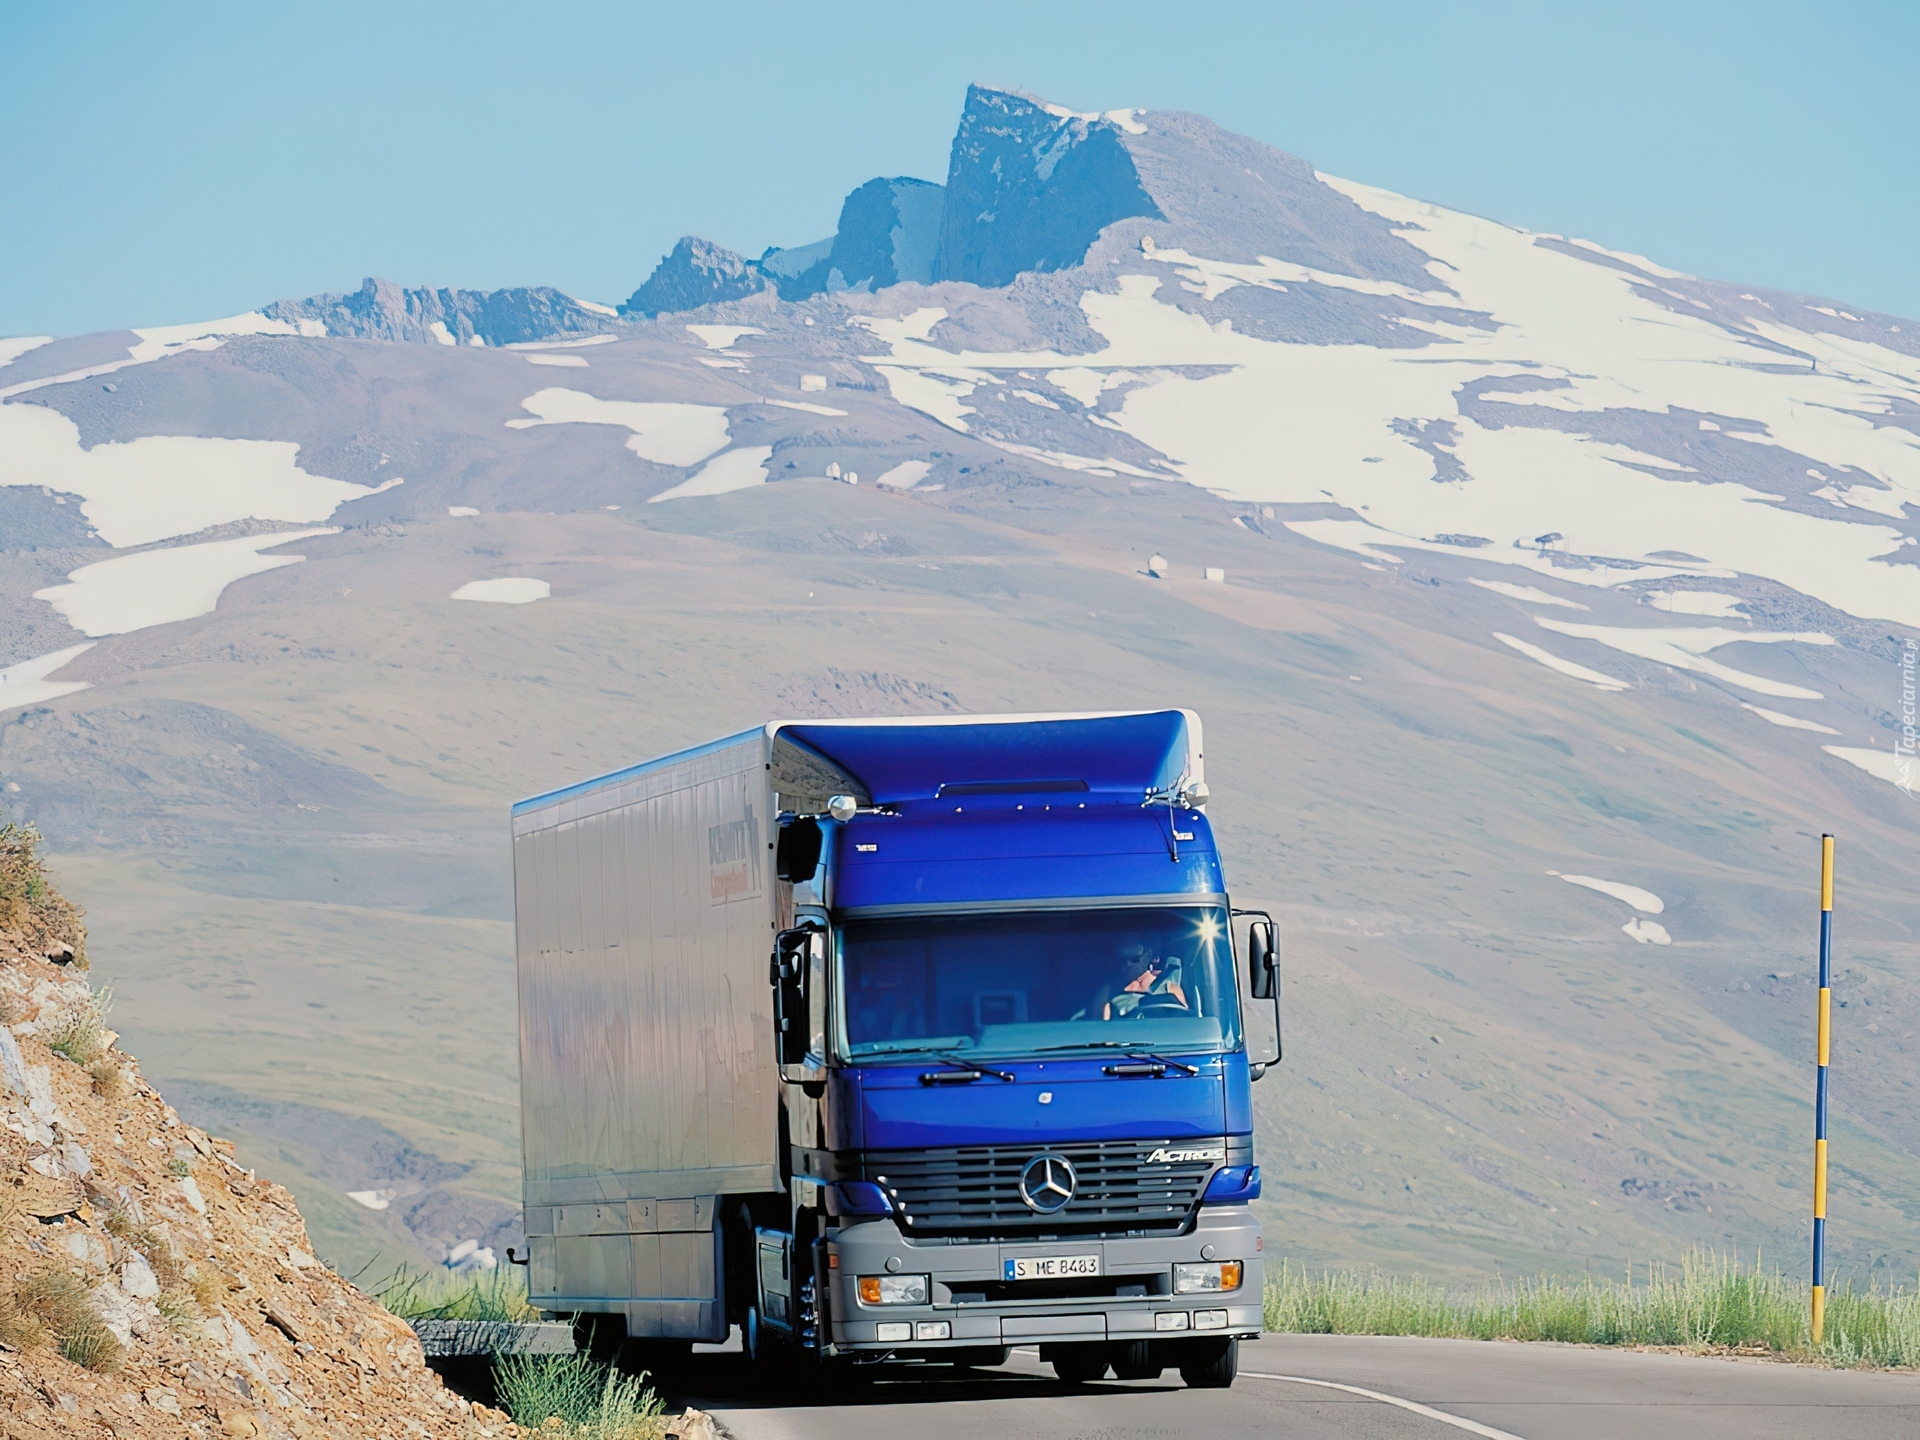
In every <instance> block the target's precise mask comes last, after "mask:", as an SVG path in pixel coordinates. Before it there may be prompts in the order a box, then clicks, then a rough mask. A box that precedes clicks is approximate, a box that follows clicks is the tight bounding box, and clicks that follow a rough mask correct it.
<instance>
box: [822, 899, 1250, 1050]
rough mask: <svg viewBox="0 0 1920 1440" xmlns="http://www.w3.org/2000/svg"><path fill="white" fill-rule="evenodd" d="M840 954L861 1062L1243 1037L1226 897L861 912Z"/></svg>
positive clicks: (1200, 1044)
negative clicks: (982, 910) (1200, 902)
mask: <svg viewBox="0 0 1920 1440" xmlns="http://www.w3.org/2000/svg"><path fill="white" fill-rule="evenodd" d="M840 955H841V970H840V974H841V993H842V995H843V996H844V999H845V1005H846V1010H845V1015H846V1037H847V1054H848V1058H850V1059H861V1058H869V1057H877V1056H880V1055H885V1054H891V1053H900V1054H908V1053H912V1052H914V1051H926V1050H948V1051H965V1052H972V1053H978V1054H994V1055H1014V1054H1033V1053H1036V1052H1040V1051H1053V1050H1063V1049H1078V1048H1081V1047H1097V1048H1100V1049H1133V1048H1139V1049H1149V1050H1156V1049H1157V1050H1181V1051H1187V1052H1194V1051H1208V1052H1212V1051H1230V1050H1237V1049H1238V1048H1239V1046H1240V1017H1239V1008H1238V1006H1237V1004H1236V1003H1235V1001H1236V996H1237V991H1236V988H1235V985H1234V967H1233V947H1232V942H1231V941H1230V940H1229V938H1228V930H1227V913H1226V911H1225V910H1223V909H1221V908H1220V907H1218V906H1178V907H1168V908H1165V909H1160V908H1153V909H1147V908H1142V909H1133V910H1062V911H1044V912H1027V913H1016V914H992V915H917V916H903V917H898V918H889V919H885V920H853V921H849V922H848V923H847V924H846V925H845V926H844V927H843V928H842V931H841V950H840Z"/></svg>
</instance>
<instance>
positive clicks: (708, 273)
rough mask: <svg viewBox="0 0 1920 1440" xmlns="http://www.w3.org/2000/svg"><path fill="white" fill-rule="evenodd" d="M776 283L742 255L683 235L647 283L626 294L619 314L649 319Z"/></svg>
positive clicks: (740, 297)
mask: <svg viewBox="0 0 1920 1440" xmlns="http://www.w3.org/2000/svg"><path fill="white" fill-rule="evenodd" d="M772 288H773V282H772V281H771V280H769V279H768V278H767V276H766V275H764V274H763V273H761V270H760V267H759V266H757V265H756V264H754V262H753V261H751V260H749V259H747V258H746V257H745V256H744V255H736V254H734V252H733V251H731V250H728V249H726V248H725V247H723V246H720V245H715V244H714V243H713V242H712V241H711V240H702V239H701V238H700V237H699V236H697V235H682V236H681V237H680V242H679V244H677V245H675V246H674V247H673V249H672V250H671V251H670V252H668V254H667V255H666V256H665V257H664V258H663V259H662V260H661V261H660V263H659V264H658V265H656V266H655V267H654V269H653V274H651V275H649V276H648V277H647V280H646V283H645V284H643V285H642V286H641V287H640V288H639V289H638V290H636V291H634V292H633V294H632V295H630V296H628V297H627V302H626V304H624V305H622V306H621V307H620V313H621V314H622V315H629V316H634V317H636V318H639V319H648V320H650V319H652V318H653V317H654V316H655V315H665V314H672V313H674V312H676V311H680V310H698V309H699V308H700V307H701V306H702V305H718V304H720V303H722V302H723V301H727V300H744V299H746V298H747V297H748V296H749V295H758V294H760V293H761V292H762V291H764V290H770V289H772Z"/></svg>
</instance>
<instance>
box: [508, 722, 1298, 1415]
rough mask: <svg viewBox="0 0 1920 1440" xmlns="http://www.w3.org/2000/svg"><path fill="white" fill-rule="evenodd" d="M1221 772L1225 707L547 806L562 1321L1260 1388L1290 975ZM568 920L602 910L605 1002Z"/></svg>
mask: <svg viewBox="0 0 1920 1440" xmlns="http://www.w3.org/2000/svg"><path fill="white" fill-rule="evenodd" d="M1203 777H1204V750H1203V748H1202V743H1201V728H1200V722H1199V720H1198V717H1196V716H1195V715H1193V714H1192V713H1191V712H1189V711H1181V710H1169V711H1154V712H1131V713H1120V714H1099V715H1041V716H1024V715H1022V716H1004V717H984V718H981V717H940V718H938V719H928V718H924V717H915V718H909V719H901V720H853V721H795V722H775V723H773V724H769V725H766V726H763V727H761V728H760V729H758V730H755V731H749V732H745V733H744V734H743V735H739V736H734V737H729V738H728V739H727V740H724V741H718V742H714V744H713V745H711V746H707V747H699V748H698V749H697V750H694V751H686V752H681V753H680V754H679V755H676V756H669V757H664V758H663V761H661V762H651V765H650V766H640V767H634V768H633V769H632V770H628V771H622V772H616V774H615V775H614V776H609V777H603V779H602V780H601V781H597V782H589V783H588V786H586V787H572V788H571V789H570V790H569V791H563V792H555V794H556V795H560V796H571V797H572V799H573V800H574V801H576V802H577V801H580V800H583V799H585V797H588V796H591V795H593V794H594V793H596V791H595V788H594V787H596V786H597V787H598V789H599V791H600V792H606V791H611V792H613V793H612V795H611V797H610V798H606V797H605V796H604V795H603V801H604V803H598V804H597V808H596V802H592V801H588V802H587V803H586V804H584V805H581V804H577V803H576V804H575V805H574V808H573V810H572V812H570V818H563V815H562V810H563V809H564V803H565V802H561V808H556V806H555V804H554V803H553V797H551V796H549V797H539V798H538V799H536V800H535V801H530V802H523V807H516V816H515V834H516V839H515V844H516V895H517V904H518V908H519V910H520V912H521V913H520V915H519V920H520V925H519V930H520V954H521V967H520V981H521V1018H522V1058H523V1085H524V1084H525V1076H526V1075H527V1074H529V1073H532V1074H533V1075H534V1076H535V1079H536V1084H535V1087H534V1088H535V1090H536V1091H537V1092H539V1093H531V1094H528V1095H527V1096H526V1097H525V1099H526V1101H527V1103H526V1104H525V1105H524V1107H523V1115H524V1121H523V1124H524V1126H525V1136H526V1150H527V1157H528V1164H527V1188H528V1205H527V1214H528V1230H529V1239H530V1242H532V1246H531V1254H532V1259H533V1261H534V1268H533V1270H532V1271H531V1272H530V1282H531V1285H532V1289H533V1293H534V1299H535V1303H536V1304H537V1305H540V1306H541V1307H542V1308H546V1309H550V1310H554V1311H556V1312H562V1311H565V1310H566V1309H567V1308H568V1307H569V1306H571V1307H573V1308H575V1309H578V1310H585V1311H589V1312H596V1313H600V1314H603V1315H607V1316H608V1317H609V1318H612V1317H618V1321H619V1323H620V1324H621V1326H622V1329H623V1333H625V1334H626V1335H628V1336H630V1337H632V1338H634V1339H636V1340H642V1341H650V1342H653V1343H668V1344H671V1343H675V1342H681V1341H688V1340H702V1339H704V1340H709V1341H712V1340H718V1339H721V1338H723V1337H725V1336H726V1335H727V1334H728V1333H729V1332H730V1331H731V1330H733V1329H734V1327H737V1328H738V1332H739V1334H740V1336H741V1338H742V1342H743V1343H744V1345H745V1347H746V1349H747V1350H748V1352H749V1354H751V1355H753V1356H755V1357H756V1358H766V1359H776V1358H777V1359H779V1360H781V1361H783V1362H787V1363H791V1362H793V1361H794V1360H796V1359H800V1360H803V1361H805V1362H808V1363H820V1364H823V1365H826V1366H829V1367H830V1366H833V1365H836V1364H838V1365H846V1364H867V1363H877V1362H883V1361H922V1362H933V1363H949V1364H958V1365H973V1366H979V1365H993V1364H998V1363H1001V1362H1003V1361H1004V1360H1005V1359H1006V1358H1007V1356H1008V1353H1009V1351H1010V1349H1011V1348H1012V1347H1015V1346H1037V1347H1038V1349H1039V1353H1040V1356H1041V1358H1042V1359H1043V1360H1046V1361H1049V1362H1051V1364H1052V1366H1053V1367H1054V1369H1055V1370H1056V1372H1057V1373H1058V1374H1059V1375H1060V1377H1061V1378H1063V1379H1067V1380H1072V1381H1083V1382H1084V1381H1092V1380H1097V1379H1099V1378H1101V1377H1103V1376H1105V1375H1107V1374H1108V1373H1112V1374H1114V1375H1116V1376H1118V1377H1120V1378H1144V1377H1150V1376H1156V1375H1159V1374H1160V1373H1162V1371H1163V1370H1165V1369H1167V1368H1175V1369H1177V1370H1178V1371H1179V1372H1180V1373H1181V1375H1182V1376H1183V1377H1184V1378H1185V1379H1186V1381H1187V1383H1188V1384H1190V1385H1194V1386H1220V1385H1227V1384H1231V1383H1232V1380H1233V1377H1234V1371H1235V1366H1236V1357H1237V1350H1236V1346H1237V1342H1238V1341H1239V1340H1240V1339H1244V1338H1249V1337H1252V1336H1256V1335H1258V1334H1259V1333H1260V1330H1261V1323H1262V1294H1263V1284H1264V1271H1263V1263H1262V1261H1263V1256H1262V1241H1261V1235H1260V1229H1259V1225H1258V1223H1257V1221H1256V1220H1255V1219H1254V1216H1253V1213H1252V1210H1251V1208H1250V1206H1249V1202H1250V1201H1252V1200H1255V1199H1257V1198H1258V1197H1259V1194H1260V1171H1259V1167H1258V1165H1257V1163H1256V1162H1255V1157H1254V1153H1253V1130H1254V1125H1253V1109H1252V1097H1251V1086H1252V1084H1253V1082H1255V1081H1256V1080H1258V1079H1259V1078H1260V1077H1261V1075H1262V1073H1263V1072H1264V1070H1265V1069H1266V1067H1267V1066H1268V1065H1270V1064H1271V1063H1273V1061H1275V1060H1277V1059H1278V1044H1277V1038H1278V1026H1277V1020H1278V1014H1277V1005H1278V1000H1277V994H1278V975H1277V954H1276V948H1275V943H1274V935H1273V926H1272V922H1271V920H1270V919H1269V918H1268V917H1267V916H1266V915H1265V914H1264V913H1263V912H1258V911H1243V910H1236V909H1235V907H1234V904H1233V901H1232V900H1231V898H1230V896H1229V892H1228V888H1227V880H1226V876H1225V873H1224V870H1223V866H1222V863H1221V858H1220V855H1219V853H1218V851H1217V848H1216V846H1215V842H1214V837H1213V832H1212V828H1211V826H1210V825H1209V823H1208V820H1207V816H1206V813H1205V805H1206V802H1207V798H1208V790H1207V787H1206V783H1205V780H1204V778H1203ZM703 789H704V791H706V792H708V793H704V794H703V793H702V792H703ZM589 811H591V812H592V814H591V815H589V814H588V813H587V812H589ZM523 814H524V815H525V816H527V817H529V819H528V821H527V823H525V824H523V823H522V816H523ZM608 815H612V816H614V817H615V821H614V822H613V823H612V824H611V826H603V827H602V833H600V834H599V835H598V836H597V837H593V836H588V835H584V834H574V835H572V836H571V840H570V841H569V839H568V836H567V834H566V827H567V826H568V825H569V824H570V823H571V824H572V826H573V827H574V829H575V830H578V829H579V826H580V822H581V821H582V820H583V819H591V818H593V817H595V816H608ZM623 816H624V818H621V817H623ZM534 817H540V819H539V823H534ZM555 832H558V833H555ZM543 834H546V835H550V836H552V838H551V839H550V840H549V841H547V842H546V846H547V851H548V852H550V853H546V854H543V853H542V852H541V843H542V842H541V841H540V840H539V839H538V837H539V836H541V835H543ZM523 840H525V841H526V842H527V843H526V844H525V845H524V847H523V845H522V842H523ZM616 851H617V853H615V852H616ZM590 856H591V858H589V857H590ZM523 860H524V870H525V872H526V873H525V876H524V878H523V876H522V870H523ZM636 889H640V890H643V891H644V892H645V893H644V895H636V894H635V893H634V891H635V890H636ZM555 908H558V909H561V910H573V909H576V908H578V909H581V910H583V911H584V910H590V909H591V910H598V911H599V912H600V918H599V922H598V923H599V926H600V933H599V934H597V935H595V934H592V933H588V932H590V931H591V927H592V924H593V921H591V920H575V921H574V922H573V924H574V927H575V929H576V930H579V931H580V932H582V933H581V935H580V941H579V943H580V945H581V946H582V948H583V949H586V950H590V951H592V952H593V954H592V956H591V961H592V963H594V964H595V965H596V978H595V979H594V980H593V983H592V985H591V986H590V987H589V988H590V989H591V991H592V994H591V995H590V996H589V995H586V994H583V993H581V992H580V986H579V983H578V981H579V978H580V977H579V976H577V975H574V974H572V973H571V972H572V971H574V970H576V969H577V968H578V965H577V962H574V961H570V960H569V959H568V958H567V955H568V951H567V946H566V938H567V937H566V936H565V935H563V934H562V931H564V930H565V929H566V928H567V922H566V919H565V917H564V916H563V917H561V918H560V919H559V920H557V921H552V922H550V920H549V917H548V916H547V915H546V913H545V911H547V910H550V909H555ZM616 910H617V911H619V918H618V920H617V921H616V919H615V918H614V912H615V911H616ZM529 912H531V913H529ZM616 925H618V926H619V927H620V928H621V930H622V933H621V935H620V936H619V937H618V938H617V939H616V938H615V937H614V935H613V931H614V929H615V927H616ZM629 932H639V933H638V934H637V935H635V934H630V933H629ZM755 933H757V934H758V936H759V941H758V943H757V944H756V943H754V942H753V941H752V938H751V937H752V936H753V934H755ZM595 940H597V941H598V942H599V943H598V945H597V946H595V945H593V944H592V943H590V942H593V941H595ZM543 941H545V942H547V943H546V948H545V949H544V950H543V949H542V943H543ZM530 950H531V951H532V952H533V959H532V961H531V963H530V962H529V951H530ZM621 950H624V951H626V952H629V953H627V954H624V955H621V956H619V957H617V958H613V957H612V952H615V951H621ZM748 956H751V957H752V958H753V959H754V960H755V961H756V962H757V966H756V968H757V969H758V973H757V974H753V975H751V976H750V977H748V976H745V975H740V974H738V973H737V972H738V971H739V970H740V969H741V968H742V965H741V963H740V962H741V961H742V959H743V957H748ZM716 968H717V969H718V970H721V971H725V972H726V973H724V974H720V975H718V976H716V975H715V973H714V971H715V970H716ZM716 980H717V982H718V983H716ZM1269 1007H1272V1008H1269ZM636 1012H639V1014H638V1015H636ZM583 1026H584V1027H585V1031H590V1032H591V1033H584V1032H583V1028H582V1027H583ZM530 1030H531V1031H532V1032H535V1033H532V1034H530V1033H529V1032H530ZM1250 1030H1251V1031H1253V1032H1254V1035H1255V1048H1254V1049H1252V1050H1251V1051H1250V1049H1249V1031H1250ZM669 1031H673V1032H675V1033H674V1034H673V1036H672V1039H671V1051H672V1053H671V1054H669V1055H667V1056H665V1057H664V1058H662V1057H660V1056H658V1055H651V1056H650V1055H649V1054H648V1053H647V1052H648V1051H649V1050H650V1049H651V1050H657V1049H658V1048H659V1047H660V1046H662V1045H663V1044H667V1043H668V1033H667V1032H669ZM1268 1046H1271V1047H1272V1048H1271V1050H1269V1049H1268V1048H1267V1047H1268ZM583 1060H584V1061H585V1063H582V1062H583ZM676 1062H678V1063H676ZM547 1072H552V1073H551V1074H549V1073H547ZM747 1072H751V1073H747ZM549 1080H557V1082H558V1083H556V1084H545V1083H544V1082H546V1081H549ZM656 1086H666V1087H669V1088H671V1089H672V1090H673V1091H674V1092H675V1093H674V1094H673V1095H670V1096H663V1095H660V1094H648V1093H641V1092H645V1091H648V1090H650V1089H652V1088H653V1087H656ZM583 1087H598V1089H599V1090H600V1091H603V1092H605V1091H631V1092H634V1093H632V1094H631V1095H630V1096H629V1097H628V1098H627V1099H626V1100H624V1101H622V1102H619V1103H614V1104H611V1105H608V1104H598V1105H597V1106H596V1107H595V1108H596V1110H597V1113H596V1114H595V1115H593V1116H582V1115H580V1114H578V1113H575V1111H576V1110H577V1108H578V1106H577V1102H578V1100H579V1099H580V1098H581V1095H582V1091H583ZM569 1092H571V1094H572V1097H573V1098H572V1100H570V1099H569ZM702 1094H704V1095H705V1097H706V1103H704V1104H703V1103H702V1100H701V1097H702ZM601 1098H602V1099H603V1100H604V1098H605V1096H604V1095H603V1096H602V1097H601ZM716 1102H717V1103H716ZM583 1122H584V1123H583ZM609 1125H614V1126H621V1125H624V1126H627V1127H629V1128H628V1129H627V1131H626V1132H625V1133H624V1134H623V1135H610V1134H609V1132H608V1126H609ZM548 1127H554V1128H557V1130H558V1131H559V1132H560V1134H559V1135H558V1136H555V1135H553V1134H550V1133H548ZM632 1127H639V1129H640V1130H641V1131H642V1132H651V1133H642V1134H636V1132H635V1130H634V1129H633V1128H632ZM583 1161H585V1162H588V1163H584V1164H583V1163H582V1162H583ZM643 1192H645V1193H643ZM576 1197H578V1198H576ZM589 1212H591V1213H589ZM588 1231H596V1232H598V1233H595V1234H588V1233H587V1232H588ZM616 1231H618V1232H619V1233H617V1234H616V1233H615V1232H616ZM622 1242H624V1243H622ZM596 1291H598V1292H599V1293H594V1292H596Z"/></svg>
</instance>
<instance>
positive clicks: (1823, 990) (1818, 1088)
mask: <svg viewBox="0 0 1920 1440" xmlns="http://www.w3.org/2000/svg"><path fill="white" fill-rule="evenodd" d="M1819 1027H1820V1033H1819V1039H1818V1040H1817V1041H1816V1058H1815V1065H1816V1067H1817V1068H1816V1069H1815V1072H1814V1074H1815V1079H1814V1089H1813V1348H1814V1349H1816V1350H1818V1349H1819V1348H1820V1340H1821V1334H1822V1332H1823V1331H1824V1330H1825V1329H1826V1323H1827V1059H1828V1055H1829V1052H1830V1049H1831V1044H1830V1042H1831V1039H1832V1033H1833V836H1831V835H1822V836H1821V837H1820V1021H1819Z"/></svg>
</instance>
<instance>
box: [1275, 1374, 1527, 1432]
mask: <svg viewBox="0 0 1920 1440" xmlns="http://www.w3.org/2000/svg"><path fill="white" fill-rule="evenodd" d="M1240 1374H1241V1375H1242V1376H1244V1377H1245V1378H1246V1379H1248V1380H1285V1381H1287V1382H1288V1383H1289V1384H1293V1385H1318V1386H1320V1388H1321V1389H1323V1390H1344V1391H1346V1392H1347V1393H1348V1394H1349V1395H1364V1396H1365V1397H1366V1398H1367V1399H1369V1400H1378V1401H1379V1402H1380V1403H1381V1404H1383V1405H1398V1406H1399V1407H1400V1408H1401V1409H1402V1410H1411V1411H1412V1412H1413V1413H1414V1414H1416V1415H1424V1416H1426V1417H1427V1418H1428V1419H1429V1420H1438V1421H1439V1422H1440V1423H1441V1424H1442V1425H1451V1426H1453V1427H1454V1428H1455V1429H1457V1430H1465V1431H1467V1432H1469V1433H1470V1434H1474V1435H1479V1436H1482V1437H1484V1440H1520V1437H1519V1436H1518V1435H1515V1434H1513V1433H1511V1432H1510V1431H1506V1430H1496V1429H1494V1428H1493V1427H1492V1426H1491V1425H1482V1424H1480V1422H1479V1421H1477V1420H1463V1419H1461V1418H1460V1417H1459V1416H1458V1415H1449V1414H1447V1413H1446V1412H1445V1411H1444V1410H1435V1409H1433V1408H1432V1407H1431V1406H1428V1405H1422V1404H1420V1403H1418V1402H1417V1401H1413V1400H1402V1399H1401V1398H1400V1397H1399V1396H1398V1395H1386V1394H1382V1393H1381V1392H1380V1391H1378V1390H1363V1389H1362V1388H1361V1387H1360V1386H1358V1385H1338V1384H1335V1383H1334V1382H1333V1381H1331V1380H1309V1379H1307V1378H1306V1376H1304V1375H1267V1374H1263V1373H1262V1372H1260V1371H1258V1370H1242V1371H1241V1372H1240Z"/></svg>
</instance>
